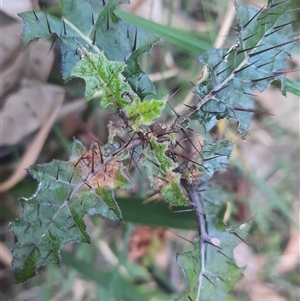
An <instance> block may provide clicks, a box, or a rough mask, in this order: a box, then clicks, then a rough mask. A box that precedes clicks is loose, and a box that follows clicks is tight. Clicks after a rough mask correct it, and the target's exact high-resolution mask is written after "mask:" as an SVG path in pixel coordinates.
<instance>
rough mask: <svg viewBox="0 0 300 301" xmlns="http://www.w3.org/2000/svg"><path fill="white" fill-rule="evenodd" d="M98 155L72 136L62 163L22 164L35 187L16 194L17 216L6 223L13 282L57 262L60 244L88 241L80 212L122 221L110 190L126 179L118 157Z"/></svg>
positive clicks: (126, 185) (127, 185)
mask: <svg viewBox="0 0 300 301" xmlns="http://www.w3.org/2000/svg"><path fill="white" fill-rule="evenodd" d="M99 158H100V153H99V151H98V152H96V148H95V147H92V148H91V149H90V151H89V152H86V150H85V148H84V146H83V145H82V143H81V142H79V141H78V140H75V142H74V144H73V148H72V154H71V157H70V160H69V161H68V162H62V161H58V160H54V161H52V162H51V163H47V164H42V165H37V166H32V167H30V168H29V169H28V172H29V173H30V174H31V176H32V177H33V178H35V179H36V180H37V181H39V186H38V190H37V192H36V193H35V194H34V195H33V196H32V197H31V198H29V199H25V198H23V199H20V203H21V206H22V214H21V217H20V218H19V219H18V220H16V221H14V222H13V223H12V224H11V229H12V230H13V231H14V233H15V234H16V237H17V239H18V242H17V244H16V245H15V248H14V250H13V257H14V259H13V268H14V270H15V275H16V281H17V282H24V281H26V280H27V279H28V278H30V277H32V276H34V275H35V273H36V269H37V268H39V267H40V266H43V265H45V264H48V263H59V261H60V257H59V251H60V250H61V249H62V248H63V247H64V246H65V245H66V244H68V243H71V242H85V243H90V237H89V235H88V234H87V232H86V226H85V223H84V221H83V218H84V216H85V215H86V214H89V215H100V216H102V217H106V218H109V219H112V220H115V221H122V216H121V212H120V209H119V207H118V205H117V203H116V201H115V197H114V189H115V188H127V189H130V188H132V184H131V182H130V181H129V179H128V178H127V177H126V175H124V174H123V172H122V166H121V163H120V162H113V160H112V161H110V162H109V163H108V164H106V165H104V164H102V165H101V162H100V165H99ZM96 164H98V165H96Z"/></svg>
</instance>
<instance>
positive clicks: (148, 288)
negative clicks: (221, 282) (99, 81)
mask: <svg viewBox="0 0 300 301" xmlns="http://www.w3.org/2000/svg"><path fill="white" fill-rule="evenodd" d="M131 2H132V4H131V5H130V6H128V5H126V6H125V5H124V6H122V7H120V10H118V11H117V14H118V15H119V16H120V17H122V19H124V20H125V21H127V22H129V23H133V24H136V25H138V26H140V27H143V28H144V29H146V30H148V31H151V32H152V33H155V34H156V35H158V36H159V37H161V38H163V41H161V42H160V43H158V44H157V45H156V46H155V47H154V49H153V51H152V53H151V54H149V55H146V56H143V57H142V59H141V65H142V67H143V69H144V70H145V71H146V72H147V73H148V74H150V78H151V79H152V80H153V81H154V83H155V86H156V89H157V91H158V92H159V93H160V94H161V95H169V102H170V104H171V105H172V107H173V108H174V109H175V110H176V111H177V112H181V111H182V110H183V108H184V107H183V105H182V103H185V104H188V103H190V102H192V101H193V95H192V94H191V90H192V88H193V85H192V83H194V84H195V83H197V82H198V81H199V79H201V78H202V77H203V76H204V74H203V72H204V71H203V67H202V66H201V65H200V64H199V63H198V60H197V56H198V55H199V54H201V53H203V52H204V51H206V50H209V49H211V48H212V47H223V46H225V47H226V46H231V45H233V44H234V43H235V35H236V28H235V25H236V21H235V10H234V8H233V5H232V3H231V1H217V0H211V1H207V0H205V1H201V2H200V1H197V0H164V1H161V0H136V1H131ZM239 3H241V1H239ZM243 3H245V4H247V5H252V6H254V7H261V6H263V5H264V4H266V1H263V0H255V1H243ZM40 7H44V8H45V10H46V11H47V12H49V13H51V14H54V15H59V13H60V12H59V3H58V1H55V0H44V1H29V0H28V1H27V0H18V1H14V2H11V3H10V2H4V3H3V5H2V8H1V12H0V13H1V20H2V23H1V28H0V29H1V31H2V32H1V36H2V44H1V53H2V69H1V81H2V89H1V111H0V118H1V123H2V125H1V126H2V129H1V131H2V135H1V141H0V142H1V148H0V150H1V175H0V176H1V181H2V184H1V186H0V187H1V202H0V219H1V220H0V229H1V232H0V281H1V286H0V288H1V291H0V294H1V295H0V300H15V301H17V300H20V301H21V300H22V301H25V300H52V301H54V300H55V301H60V300H61V301H64V300H74V301H80V300H88V301H93V300H107V301H113V300H117V301H121V300H134V301H135V300H139V301H140V300H174V299H175V297H176V296H177V295H178V294H179V293H180V292H182V291H184V289H185V287H186V286H185V281H184V278H183V275H182V272H181V270H180V268H179V266H178V265H177V263H176V253H178V252H182V251H186V250H190V249H191V248H192V245H191V243H190V241H192V239H193V238H194V237H195V236H196V235H197V232H196V231H195V229H196V224H195V219H194V216H193V214H192V213H191V212H184V211H181V209H183V208H176V209H174V208H168V205H167V204H165V203H164V202H163V201H162V200H161V198H160V196H159V195H158V194H156V193H155V192H153V191H150V190H149V186H148V185H147V183H146V181H145V179H146V177H144V178H143V177H141V176H140V174H139V172H138V171H137V170H134V171H133V174H132V179H133V180H134V181H135V183H136V191H135V192H134V193H132V194H124V193H122V192H118V194H117V196H118V201H119V204H120V207H121V211H122V213H123V217H124V220H125V221H126V222H125V223H124V224H122V225H120V224H116V223H113V222H111V221H107V220H103V219H101V218H98V217H93V218H91V217H89V218H87V219H86V223H87V225H88V228H89V233H90V235H91V238H92V241H93V243H92V245H75V244H73V245H69V246H68V247H67V248H65V250H64V251H63V252H62V264H61V266H59V267H58V266H50V267H46V268H43V269H42V270H41V271H40V272H39V274H38V275H37V276H36V277H35V278H33V279H32V280H30V281H28V282H26V283H25V284H21V285H15V284H14V278H13V273H12V270H11V267H10V262H11V253H10V249H11V248H12V247H13V245H14V243H15V241H14V236H13V234H12V232H11V231H9V229H8V224H9V222H10V221H12V220H13V219H15V218H16V217H18V216H19V211H20V207H19V204H18V201H17V199H18V197H20V196H25V197H29V196H30V195H32V193H34V191H35V190H36V186H37V183H36V182H35V181H34V180H32V179H31V178H29V177H27V176H26V173H25V172H24V169H25V168H26V167H28V166H30V165H32V164H36V163H43V162H49V161H51V160H52V159H54V158H56V159H61V160H66V159H67V158H68V155H69V151H70V145H71V143H72V137H77V138H78V139H80V140H81V141H83V143H85V144H86V145H87V146H88V145H89V144H90V143H91V142H93V139H96V140H98V141H100V142H101V143H105V142H106V137H107V129H106V124H107V122H108V120H109V119H110V118H114V116H113V115H111V116H110V114H112V113H114V112H112V111H109V110H107V111H105V112H103V111H100V109H99V99H93V100H92V101H90V102H86V101H85V100H84V99H83V92H84V83H83V82H82V81H81V80H79V79H73V80H70V81H68V82H66V83H64V82H63V80H62V78H61V74H60V52H59V50H58V47H57V45H55V44H54V45H53V47H52V45H51V42H45V41H36V42H33V43H31V44H30V45H28V46H26V47H25V48H22V45H21V32H22V22H21V20H20V18H19V17H18V16H17V13H19V12H23V11H26V10H32V9H35V10H38V9H39V8H40ZM293 7H294V8H295V10H294V11H293V14H295V18H294V19H296V20H299V10H297V1H296V0H295V1H293ZM124 10H126V11H125V12H124ZM294 27H295V35H296V36H297V35H298V36H299V22H295V24H294ZM287 69H291V70H297V69H299V44H297V45H296V47H295V48H294V50H293V53H292V56H291V58H289V59H288V62H287ZM288 78H289V80H290V82H289V88H288V89H289V91H292V92H293V93H287V97H286V98H285V97H283V96H282V95H281V94H280V91H279V90H278V89H277V88H274V87H270V88H269V89H267V91H265V92H264V93H262V94H259V93H257V96H256V98H255V101H256V108H257V110H258V111H261V112H266V113H268V114H265V113H264V114H262V113H257V114H255V116H254V119H253V125H252V130H251V132H250V135H249V136H248V137H247V141H246V142H242V141H241V140H240V138H239V135H238V134H237V133H236V126H235V125H234V124H230V123H228V122H225V121H220V122H219V124H218V126H217V127H215V128H214V129H213V132H212V134H213V135H215V136H216V137H218V136H222V135H224V134H225V135H226V136H228V137H230V138H232V139H233V140H234V142H235V148H234V152H233V154H232V160H231V164H230V166H229V168H228V170H227V171H225V172H223V173H217V174H216V175H215V176H214V178H213V180H212V184H213V185H218V186H219V187H220V188H219V191H218V192H216V196H218V198H219V199H220V204H222V208H221V209H222V212H223V213H224V221H225V222H226V223H227V224H228V225H232V224H237V223H243V222H245V221H247V220H249V219H251V218H252V217H254V218H255V223H254V226H253V228H252V230H251V233H250V235H249V237H248V239H247V242H248V244H249V245H246V244H241V245H239V246H238V247H237V248H236V250H235V258H236V261H237V263H238V264H240V265H245V264H247V265H248V266H247V268H246V269H245V277H244V278H243V279H242V280H241V281H240V282H239V283H238V284H237V285H236V286H235V289H234V290H233V291H232V292H231V293H230V295H229V296H228V297H227V298H226V301H237V300H245V301H261V300H272V301H277V300H278V301H285V300H298V297H299V294H300V281H299V256H300V254H299V253H300V251H299V162H300V161H299V99H298V97H297V96H299V91H300V88H299V86H300V84H299V72H294V73H290V74H289V75H288ZM171 118H174V114H173V112H172V110H171V109H169V108H167V109H166V111H165V115H164V120H163V121H164V122H168V120H170V119H171ZM193 128H194V129H195V130H196V131H198V132H200V133H201V129H200V128H199V127H197V126H194V127H193ZM202 134H203V133H202ZM212 201H215V200H212ZM175 211H176V212H175ZM177 211H179V212H177Z"/></svg>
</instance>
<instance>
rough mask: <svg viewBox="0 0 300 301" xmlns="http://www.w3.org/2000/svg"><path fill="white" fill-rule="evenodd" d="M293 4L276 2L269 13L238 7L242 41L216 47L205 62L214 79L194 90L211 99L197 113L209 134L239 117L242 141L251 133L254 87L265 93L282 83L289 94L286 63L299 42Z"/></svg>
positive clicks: (206, 57) (201, 97)
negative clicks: (273, 84)
mask: <svg viewBox="0 0 300 301" xmlns="http://www.w3.org/2000/svg"><path fill="white" fill-rule="evenodd" d="M289 3H290V1H282V0H274V1H271V2H270V4H269V5H268V7H266V8H265V9H261V10H257V9H254V8H249V7H246V6H242V5H238V4H235V5H236V9H237V13H238V23H239V24H238V27H239V28H240V29H241V31H240V33H239V37H238V40H237V42H236V44H235V45H234V46H232V47H231V48H230V49H225V48H223V49H214V50H211V51H209V52H206V53H204V54H202V55H201V56H200V58H199V61H200V62H201V63H202V64H205V65H206V66H207V67H208V70H209V79H208V80H207V81H205V82H203V83H201V84H200V85H199V86H197V87H196V88H195V89H194V93H196V94H197V95H198V96H199V97H200V99H207V100H208V99H210V101H209V102H207V103H206V104H205V105H203V106H202V108H201V110H200V111H199V112H197V114H194V116H193V118H197V119H198V120H199V121H200V123H201V124H202V126H203V127H204V129H205V130H206V131H208V130H210V129H211V128H212V127H213V126H214V125H215V123H216V122H217V120H218V119H221V118H228V119H236V120H237V121H238V122H239V129H240V131H241V134H242V138H245V137H246V134H247V132H248V131H249V129H250V123H251V117H252V115H253V109H254V104H253V95H252V94H253V89H254V88H257V89H258V90H259V91H260V92H261V91H263V90H264V89H266V88H267V87H268V86H269V85H270V83H271V82H273V81H274V80H276V79H277V80H278V79H279V80H281V86H282V93H283V94H285V74H284V72H282V71H283V70H284V68H285V59H286V56H287V54H288V53H289V52H290V51H291V49H292V47H293V45H294V44H295V41H294V40H293V39H292V37H291V33H292V25H291V22H292V21H291V14H290V13H289V12H288V8H289Z"/></svg>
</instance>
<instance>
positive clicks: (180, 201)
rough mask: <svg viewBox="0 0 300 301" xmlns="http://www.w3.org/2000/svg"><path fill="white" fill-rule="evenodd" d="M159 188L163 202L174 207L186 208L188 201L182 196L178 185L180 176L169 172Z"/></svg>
mask: <svg viewBox="0 0 300 301" xmlns="http://www.w3.org/2000/svg"><path fill="white" fill-rule="evenodd" d="M166 180H167V181H168V182H167V183H164V184H163V186H162V188H161V194H162V195H163V196H164V198H165V200H166V201H167V202H168V203H170V204H172V205H174V206H187V205H189V204H190V203H189V200H188V199H187V198H186V197H185V196H184V194H183V191H182V188H181V185H180V174H178V173H174V172H170V173H169V174H168V175H167V177H166Z"/></svg>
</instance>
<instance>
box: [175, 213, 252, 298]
mask: <svg viewBox="0 0 300 301" xmlns="http://www.w3.org/2000/svg"><path fill="white" fill-rule="evenodd" d="M250 227H251V223H247V224H243V225H241V226H239V227H233V228H229V229H228V228H226V226H225V225H224V224H223V222H222V221H220V220H218V219H217V218H216V217H215V216H214V215H209V216H208V217H207V232H208V234H209V238H210V240H211V242H212V243H213V244H215V246H214V245H212V244H208V243H203V244H201V243H200V239H199V238H197V239H195V240H194V245H195V249H194V250H193V251H190V252H186V253H181V254H178V255H177V261H178V263H179V265H180V266H181V268H182V269H183V273H184V276H185V278H186V281H187V283H188V286H189V289H188V291H187V292H186V293H185V294H184V295H183V296H181V297H179V298H178V299H177V300H178V301H191V300H194V301H196V300H197V301H198V300H199V301H200V300H201V301H222V300H223V298H224V297H225V296H226V294H227V293H228V291H230V290H231V288H232V287H233V285H234V284H235V283H236V282H237V281H238V280H239V279H240V278H241V277H242V275H243V273H242V272H243V270H242V269H240V268H239V267H237V266H236V264H235V261H234V257H233V249H234V248H235V247H236V246H237V245H238V244H239V243H240V242H242V240H241V239H244V238H245V237H246V235H247V234H248V232H249V229H250Z"/></svg>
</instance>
